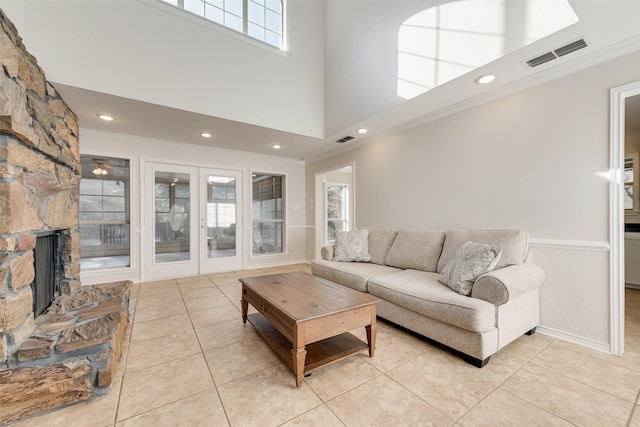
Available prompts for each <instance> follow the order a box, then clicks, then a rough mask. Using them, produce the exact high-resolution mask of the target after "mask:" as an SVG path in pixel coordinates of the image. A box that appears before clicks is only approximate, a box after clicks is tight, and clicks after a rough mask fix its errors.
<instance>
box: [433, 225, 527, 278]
mask: <svg viewBox="0 0 640 427" xmlns="http://www.w3.org/2000/svg"><path fill="white" fill-rule="evenodd" d="M468 241H472V242H475V243H484V244H486V245H495V246H500V247H501V248H502V255H501V256H500V261H499V262H498V265H496V268H501V267H505V266H507V265H512V264H522V262H523V261H524V259H525V257H526V255H527V250H528V248H529V235H528V234H527V232H525V231H520V230H472V229H466V228H457V229H455V230H451V231H447V237H446V238H445V240H444V247H443V248H442V255H441V256H440V260H439V261H438V273H442V269H444V266H445V265H447V263H448V262H449V260H450V259H451V257H452V256H453V254H454V253H455V252H456V250H458V248H459V247H460V246H462V244H463V243H465V242H468Z"/></svg>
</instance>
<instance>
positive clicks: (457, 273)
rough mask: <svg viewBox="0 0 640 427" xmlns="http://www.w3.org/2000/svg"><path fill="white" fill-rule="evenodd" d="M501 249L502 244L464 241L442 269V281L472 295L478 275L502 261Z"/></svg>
mask: <svg viewBox="0 0 640 427" xmlns="http://www.w3.org/2000/svg"><path fill="white" fill-rule="evenodd" d="M501 250H502V249H501V248H500V246H494V245H485V244H482V243H473V242H465V243H463V244H462V246H460V247H459V248H458V250H457V251H456V252H455V253H454V254H453V256H452V257H451V259H450V260H449V262H448V263H447V265H445V266H444V268H443V269H442V274H441V275H440V282H441V283H444V284H445V285H447V286H448V287H450V288H451V289H453V290H454V291H456V292H457V293H459V294H460V295H465V296H469V295H471V289H472V288H473V283H474V282H475V280H476V279H477V278H478V276H480V275H481V274H483V273H486V272H488V271H491V270H493V268H494V267H495V266H496V264H497V263H498V261H500V255H501V253H502V252H501Z"/></svg>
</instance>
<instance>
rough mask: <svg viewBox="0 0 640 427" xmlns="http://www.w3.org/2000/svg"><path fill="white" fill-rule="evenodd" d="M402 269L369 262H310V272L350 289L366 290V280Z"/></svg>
mask: <svg viewBox="0 0 640 427" xmlns="http://www.w3.org/2000/svg"><path fill="white" fill-rule="evenodd" d="M399 271H402V270H400V269H398V268H393V267H389V266H386V265H378V264H371V263H369V262H333V261H325V260H315V261H313V262H312V263H311V274H314V275H316V276H320V277H323V278H325V279H328V280H331V281H332V282H336V283H339V284H341V285H343V286H347V287H349V288H351V289H355V290H357V291H361V292H367V291H368V287H367V282H368V281H369V280H370V279H372V278H373V277H377V276H382V275H385V274H392V273H397V272H399Z"/></svg>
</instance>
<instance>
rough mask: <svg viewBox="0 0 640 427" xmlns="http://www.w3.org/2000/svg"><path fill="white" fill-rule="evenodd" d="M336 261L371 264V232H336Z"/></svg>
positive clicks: (334, 258)
mask: <svg viewBox="0 0 640 427" xmlns="http://www.w3.org/2000/svg"><path fill="white" fill-rule="evenodd" d="M335 236H336V247H335V256H334V257H333V260H334V261H342V262H346V261H356V262H369V261H370V260H371V257H370V256H369V230H352V231H336V234H335Z"/></svg>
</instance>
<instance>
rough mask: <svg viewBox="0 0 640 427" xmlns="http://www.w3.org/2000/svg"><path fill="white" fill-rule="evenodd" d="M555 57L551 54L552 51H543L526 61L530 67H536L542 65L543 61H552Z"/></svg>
mask: <svg viewBox="0 0 640 427" xmlns="http://www.w3.org/2000/svg"><path fill="white" fill-rule="evenodd" d="M556 58H557V57H556V56H555V55H554V54H553V52H548V53H545V54H544V55H540V56H537V57H535V58H533V59H530V60H528V61H527V65H528V66H529V67H531V68H533V67H537V66H538V65H542V64H544V63H545V62H549V61H553V60H554V59H556Z"/></svg>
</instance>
